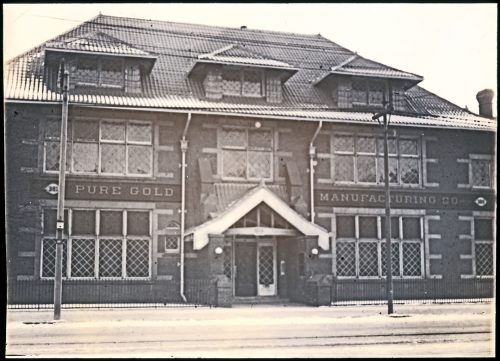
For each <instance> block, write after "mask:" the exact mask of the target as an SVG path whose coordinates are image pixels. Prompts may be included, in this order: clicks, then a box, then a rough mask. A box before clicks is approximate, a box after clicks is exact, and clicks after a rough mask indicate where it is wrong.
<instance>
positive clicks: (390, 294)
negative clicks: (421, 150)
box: [372, 83, 394, 314]
mask: <svg viewBox="0 0 500 361" xmlns="http://www.w3.org/2000/svg"><path fill="white" fill-rule="evenodd" d="M388 88H389V102H387V101H386V100H385V92H384V95H383V100H382V103H383V105H384V107H385V109H384V110H383V111H382V112H380V113H377V114H375V115H374V116H373V117H372V119H373V120H378V119H379V118H380V117H383V120H384V123H383V127H384V186H385V241H386V243H385V244H386V246H385V252H386V296H387V313H388V314H392V313H394V305H393V298H394V291H393V283H392V252H391V251H392V247H391V237H392V230H391V191H390V187H389V117H388V116H389V114H391V113H392V111H393V110H394V108H393V106H392V89H391V86H390V83H389V86H388Z"/></svg>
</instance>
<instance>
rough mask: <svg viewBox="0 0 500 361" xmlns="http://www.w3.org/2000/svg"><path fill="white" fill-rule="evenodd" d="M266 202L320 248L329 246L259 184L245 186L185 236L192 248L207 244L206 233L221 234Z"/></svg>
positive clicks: (325, 235) (326, 239)
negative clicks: (314, 240) (242, 191)
mask: <svg viewBox="0 0 500 361" xmlns="http://www.w3.org/2000/svg"><path fill="white" fill-rule="evenodd" d="M261 203H265V204H267V205H268V206H269V207H270V208H271V209H272V210H273V211H274V212H276V213H277V214H278V215H280V216H281V217H283V219H285V220H286V221H287V222H288V223H290V224H291V225H292V226H293V227H295V228H296V229H297V230H298V231H299V232H301V233H302V234H304V235H306V236H317V237H318V245H319V246H320V247H321V248H322V249H323V250H328V249H329V247H330V242H329V237H330V236H329V234H328V232H327V231H326V230H325V229H324V228H323V227H320V226H318V225H317V224H314V223H311V222H309V221H308V220H307V219H305V218H304V217H302V216H301V215H300V214H299V213H297V212H296V211H295V210H293V209H292V208H290V206H289V205H288V204H287V203H286V202H285V201H283V200H282V199H281V198H280V197H278V196H277V195H276V194H275V193H274V192H272V191H271V190H270V189H269V188H267V187H266V186H265V184H260V185H258V186H256V187H255V188H253V189H251V190H249V191H248V192H247V193H246V194H245V195H243V197H241V198H240V199H238V200H236V201H234V202H233V203H232V204H230V205H229V206H228V207H227V208H226V210H225V211H223V212H222V213H220V214H218V215H217V216H216V217H215V218H213V219H211V220H209V221H207V222H205V223H202V224H200V225H198V226H196V227H193V228H190V229H188V230H187V231H186V234H185V236H186V237H188V236H189V237H192V238H193V249H195V250H200V249H202V248H203V247H205V246H206V245H207V244H208V240H209V235H210V234H222V233H224V232H225V231H227V230H228V229H229V228H230V227H231V226H232V225H233V224H235V223H236V222H237V221H238V220H239V219H241V218H242V217H243V216H245V215H246V214H247V213H248V212H250V211H251V210H253V209H254V208H255V207H257V206H258V205H259V204H261Z"/></svg>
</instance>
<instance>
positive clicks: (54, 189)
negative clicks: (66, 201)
mask: <svg viewBox="0 0 500 361" xmlns="http://www.w3.org/2000/svg"><path fill="white" fill-rule="evenodd" d="M45 191H46V192H47V193H49V194H57V193H59V185H58V184H56V183H50V184H49V185H48V186H47V187H45Z"/></svg>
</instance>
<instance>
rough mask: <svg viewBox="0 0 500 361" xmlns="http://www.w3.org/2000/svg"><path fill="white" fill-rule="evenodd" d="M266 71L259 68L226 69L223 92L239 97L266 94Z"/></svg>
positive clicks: (223, 76)
mask: <svg viewBox="0 0 500 361" xmlns="http://www.w3.org/2000/svg"><path fill="white" fill-rule="evenodd" d="M263 84H264V73H263V72H262V71H258V70H226V71H225V72H223V75H222V93H223V94H224V95H229V96H239V97H262V96H264V86H263Z"/></svg>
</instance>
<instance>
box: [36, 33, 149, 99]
mask: <svg viewBox="0 0 500 361" xmlns="http://www.w3.org/2000/svg"><path fill="white" fill-rule="evenodd" d="M62 59H64V61H65V66H66V67H67V69H69V71H70V90H73V91H74V92H76V93H93V92H100V93H110V94H116V93H117V94H121V93H131V94H137V93H141V83H142V78H143V77H144V76H145V75H147V74H149V73H150V72H151V69H152V68H153V66H154V63H155V61H156V56H153V55H151V54H149V53H147V52H145V51H142V50H140V49H137V48H135V47H132V46H130V45H128V44H126V43H124V42H122V41H120V40H118V39H116V38H114V37H112V36H109V35H107V34H104V33H102V32H90V33H86V34H83V35H79V36H77V37H72V38H67V39H64V40H59V41H53V42H50V43H47V44H46V47H45V74H46V79H47V84H48V87H49V88H50V89H53V90H57V88H58V86H59V82H58V81H57V80H58V74H59V67H60V63H61V60H62Z"/></svg>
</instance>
